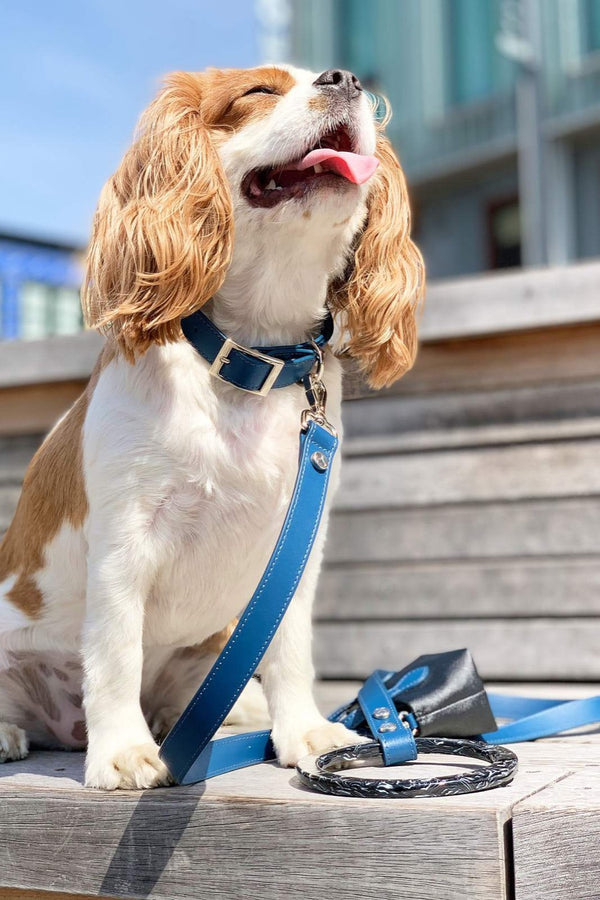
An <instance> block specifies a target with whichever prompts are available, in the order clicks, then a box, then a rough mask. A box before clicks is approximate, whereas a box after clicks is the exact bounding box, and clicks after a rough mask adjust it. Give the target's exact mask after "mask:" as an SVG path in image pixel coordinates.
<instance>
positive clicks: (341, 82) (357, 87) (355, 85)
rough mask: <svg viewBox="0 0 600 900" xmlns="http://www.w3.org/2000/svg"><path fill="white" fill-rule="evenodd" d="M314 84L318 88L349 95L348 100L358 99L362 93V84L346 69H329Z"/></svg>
mask: <svg viewBox="0 0 600 900" xmlns="http://www.w3.org/2000/svg"><path fill="white" fill-rule="evenodd" d="M313 84H314V85H315V86H316V87H319V88H324V89H326V90H334V91H340V93H343V94H347V96H348V99H352V98H353V97H358V95H359V94H360V92H361V91H362V84H361V83H360V81H359V80H358V78H357V77H356V75H354V74H353V73H352V72H347V71H346V70H345V69H327V71H326V72H321V74H320V75H319V77H318V78H315V80H314V81H313Z"/></svg>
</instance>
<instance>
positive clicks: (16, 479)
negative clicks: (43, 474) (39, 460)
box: [0, 434, 42, 485]
mask: <svg viewBox="0 0 600 900" xmlns="http://www.w3.org/2000/svg"><path fill="white" fill-rule="evenodd" d="M41 442H42V436H41V435H40V434H36V435H27V436H17V435H15V436H12V437H0V485H1V484H19V483H20V482H21V481H22V480H23V475H24V474H25V469H26V468H27V466H28V465H29V462H30V460H31V457H32V456H33V454H34V453H35V451H36V450H37V448H38V447H39V445H40V444H41Z"/></svg>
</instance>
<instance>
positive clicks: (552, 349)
mask: <svg viewBox="0 0 600 900" xmlns="http://www.w3.org/2000/svg"><path fill="white" fill-rule="evenodd" d="M599 339H600V324H599V323H597V322H588V323H586V324H585V325H571V326H563V327H557V328H539V329H538V330H535V331H525V332H515V333H512V334H500V335H488V336H479V337H471V338H463V339H461V338H454V339H451V340H437V341H432V342H427V341H426V340H422V343H421V345H420V348H419V355H418V357H417V361H416V363H415V366H414V368H413V369H412V370H411V371H410V372H409V373H408V374H407V375H405V376H404V378H402V379H401V380H400V381H398V382H396V384H394V385H393V386H392V387H391V388H388V389H387V390H386V391H383V392H381V394H380V395H381V396H386V397H389V396H397V395H402V396H408V395H413V394H423V393H425V394H426V393H433V392H436V391H440V392H456V391H471V390H473V387H474V386H477V387H478V388H479V389H481V390H488V391H489V390H493V389H500V388H509V387H512V388H519V387H523V386H524V385H536V384H562V383H568V382H573V381H586V380H595V379H597V378H598V377H600V360H599V359H598V353H597V352H596V348H597V347H598V342H599ZM346 373H347V375H346V379H345V383H344V397H345V398H346V399H348V400H350V399H357V398H360V397H366V396H370V395H371V396H373V395H374V392H373V391H371V390H370V389H369V388H368V387H367V385H366V384H365V383H364V382H363V381H362V379H361V378H360V375H359V374H358V372H357V370H356V368H355V367H354V366H353V365H352V364H351V363H349V362H348V363H347V364H346Z"/></svg>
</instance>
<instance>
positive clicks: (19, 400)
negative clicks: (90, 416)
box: [0, 381, 86, 435]
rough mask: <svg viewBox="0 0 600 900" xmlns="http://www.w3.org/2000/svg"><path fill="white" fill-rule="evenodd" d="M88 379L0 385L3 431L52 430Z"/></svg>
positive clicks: (1, 430)
mask: <svg viewBox="0 0 600 900" xmlns="http://www.w3.org/2000/svg"><path fill="white" fill-rule="evenodd" d="M85 384H86V382H85V381H64V382H54V383H50V384H36V385H25V386H22V387H8V388H1V389H0V435H12V434H14V435H25V434H40V433H41V432H45V431H49V430H50V428H52V426H53V425H54V423H55V422H56V421H58V419H59V418H60V417H61V416H62V415H63V413H65V412H66V411H67V410H68V409H69V407H70V406H71V405H72V404H73V403H74V402H75V400H77V398H78V397H79V395H80V394H81V392H82V391H83V389H84V387H85Z"/></svg>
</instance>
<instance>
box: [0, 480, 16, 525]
mask: <svg viewBox="0 0 600 900" xmlns="http://www.w3.org/2000/svg"><path fill="white" fill-rule="evenodd" d="M20 494H21V487H20V485H15V486H13V487H6V486H3V487H0V529H2V530H4V527H6V526H7V525H8V523H9V522H10V520H11V519H12V517H13V515H14V512H15V509H16V508H17V502H18V500H19V496H20Z"/></svg>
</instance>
